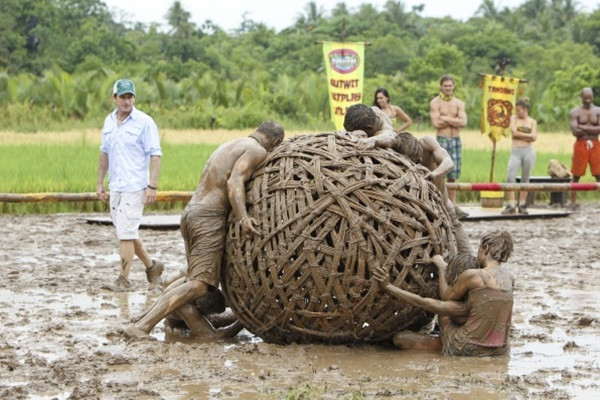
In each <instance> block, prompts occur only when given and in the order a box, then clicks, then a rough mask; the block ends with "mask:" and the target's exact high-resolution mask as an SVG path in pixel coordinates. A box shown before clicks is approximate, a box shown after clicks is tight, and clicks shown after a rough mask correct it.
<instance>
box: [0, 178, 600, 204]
mask: <svg viewBox="0 0 600 400" xmlns="http://www.w3.org/2000/svg"><path fill="white" fill-rule="evenodd" d="M446 186H447V187H448V189H449V190H458V191H462V192H481V191H490V192H497V191H516V192H517V191H521V190H524V191H527V192H568V191H573V192H582V191H594V190H600V183H594V182H592V183H457V182H454V183H447V184H446ZM192 194H193V192H186V191H176V190H174V191H162V192H158V193H157V195H156V201H157V202H170V201H186V202H187V201H189V200H190V199H191V198H192ZM75 201H81V202H84V201H100V199H98V196H96V193H94V192H87V193H0V202H4V203H37V202H75Z"/></svg>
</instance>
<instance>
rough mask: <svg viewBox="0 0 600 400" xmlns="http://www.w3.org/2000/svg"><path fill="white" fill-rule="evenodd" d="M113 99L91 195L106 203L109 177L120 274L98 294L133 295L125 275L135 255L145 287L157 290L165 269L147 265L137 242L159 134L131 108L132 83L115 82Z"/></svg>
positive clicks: (152, 185)
mask: <svg viewBox="0 0 600 400" xmlns="http://www.w3.org/2000/svg"><path fill="white" fill-rule="evenodd" d="M113 99H114V101H115V103H116V105H117V108H116V109H115V110H114V111H113V112H111V113H110V114H109V115H108V116H107V117H106V119H105V120H104V126H103V128H102V143H101V145H100V159H99V161H98V181H97V183H96V194H97V195H98V198H99V199H100V200H102V201H103V202H106V201H107V200H108V194H107V193H106V188H105V187H104V178H105V176H106V173H107V172H108V186H109V188H110V216H111V219H112V222H113V224H114V226H115V230H116V232H117V238H118V239H119V254H120V259H121V271H120V274H119V277H118V278H117V279H116V281H115V282H114V283H113V284H111V285H105V286H103V288H105V289H109V290H114V291H127V290H131V289H132V285H131V282H130V281H129V272H130V271H131V265H132V263H133V256H134V255H137V256H138V258H139V259H140V261H142V263H144V266H145V267H146V277H147V279H148V282H149V284H150V285H151V286H152V287H155V288H158V287H159V284H160V276H161V274H162V272H163V269H164V265H163V264H162V263H160V262H157V261H154V260H152V258H151V257H150V255H149V254H148V252H147V251H146V248H145V247H144V243H143V242H142V240H141V239H140V236H139V227H140V223H141V221H142V214H143V211H144V206H145V205H148V204H151V203H154V202H155V201H156V191H157V189H158V175H159V172H160V161H161V156H162V152H161V148H160V138H159V135H158V128H157V126H156V124H155V123H154V120H153V119H152V118H151V117H150V116H149V115H147V114H145V113H143V112H142V111H140V110H138V109H137V108H135V106H134V104H135V87H134V85H133V82H132V81H131V80H129V79H119V80H118V81H117V82H115V84H114V86H113ZM148 167H150V172H149V173H148Z"/></svg>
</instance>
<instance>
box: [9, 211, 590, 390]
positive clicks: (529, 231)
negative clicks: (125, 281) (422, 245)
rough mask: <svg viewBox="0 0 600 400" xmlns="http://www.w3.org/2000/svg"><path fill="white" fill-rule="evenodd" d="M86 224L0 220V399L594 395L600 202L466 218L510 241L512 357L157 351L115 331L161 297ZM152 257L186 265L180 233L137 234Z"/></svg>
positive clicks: (329, 349) (81, 219)
mask: <svg viewBox="0 0 600 400" xmlns="http://www.w3.org/2000/svg"><path fill="white" fill-rule="evenodd" d="M91 216H99V215H97V214H94V215H91V214H90V215H81V214H63V215H33V216H12V215H2V216H0V226H1V230H0V232H1V235H0V398H2V399H53V398H56V399H161V398H162V399H211V398H215V399H263V398H267V399H271V398H273V399H277V398H289V399H300V398H302V399H309V398H310V399H321V398H324V399H340V398H346V399H361V398H393V399H398V398H401V399H456V400H458V399H474V398H479V399H530V398H534V399H535V398H539V399H598V398H600V365H599V363H600V343H599V342H600V310H599V308H598V300H600V283H599V278H598V277H599V275H600V274H599V271H600V250H599V243H600V204H598V203H596V204H585V205H583V206H582V208H581V210H580V211H578V212H577V213H576V214H573V215H570V216H568V217H565V218H556V219H533V220H526V221H520V220H507V221H488V222H485V221H479V222H466V223H465V229H466V232H467V234H468V235H469V237H470V240H471V244H472V245H473V247H474V248H476V247H477V245H478V239H479V237H480V236H481V235H482V234H483V233H484V232H486V231H488V230H489V229H497V228H505V229H508V230H510V231H511V232H512V233H513V235H514V238H515V253H514V255H513V256H512V258H511V260H510V261H509V265H510V266H511V268H512V270H513V271H514V272H515V274H516V275H517V276H518V283H517V288H516V290H515V308H514V313H513V314H514V316H513V329H512V332H511V340H512V350H511V354H510V357H504V358H480V359H479V358H478V359H472V358H451V357H443V356H441V355H438V354H433V353H419V352H408V351H397V350H395V349H393V348H388V347H384V346H375V345H361V346H325V345H302V346H300V345H290V346H279V345H272V344H267V343H263V342H262V341H261V340H260V339H258V338H256V337H254V336H253V335H252V334H250V333H249V332H247V331H245V330H244V331H242V332H241V333H240V334H239V335H238V336H237V337H236V338H235V339H233V340H229V341H221V342H202V341H197V340H194V339H190V338H186V337H183V336H181V335H179V334H177V333H174V332H172V331H170V330H165V327H164V325H163V324H162V323H160V324H159V325H158V326H157V327H156V328H155V329H154V331H153V333H152V337H153V338H154V339H158V340H155V341H151V340H145V341H139V342H127V341H126V340H125V339H124V338H123V337H122V335H121V334H119V330H120V329H122V328H123V327H124V326H126V324H127V323H128V321H129V318H130V317H132V316H133V315H136V314H138V313H140V312H141V311H142V310H143V309H145V308H146V307H147V306H148V305H149V304H151V302H152V301H153V300H154V299H155V298H156V297H155V296H156V295H155V294H151V293H149V292H148V290H147V285H146V281H145V274H144V272H143V269H142V264H141V263H140V262H139V261H136V263H135V265H134V268H133V270H132V274H131V279H132V281H133V283H134V285H135V287H136V290H135V291H134V292H130V293H112V292H109V291H106V290H103V289H101V286H102V285H103V284H104V283H107V282H110V281H112V280H114V278H115V277H116V276H117V274H118V270H117V268H118V267H117V264H118V256H117V253H116V251H117V243H116V241H115V236H114V232H113V228H112V227H111V226H103V225H90V224H87V223H86V222H85V218H86V217H91ZM142 238H143V239H144V241H145V242H146V245H147V247H148V249H149V250H150V252H151V253H152V254H153V255H155V256H156V258H159V259H161V260H163V261H165V263H166V265H167V270H168V271H173V270H175V269H176V268H179V267H181V266H183V265H184V263H185V260H184V246H183V241H182V240H181V237H180V233H179V231H177V230H167V231H157V230H143V231H142Z"/></svg>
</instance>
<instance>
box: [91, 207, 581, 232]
mask: <svg viewBox="0 0 600 400" xmlns="http://www.w3.org/2000/svg"><path fill="white" fill-rule="evenodd" d="M460 208H461V210H464V211H465V212H467V213H469V216H468V217H467V218H466V219H463V220H462V221H467V222H468V221H480V220H488V219H531V218H560V217H567V216H569V215H571V212H569V211H567V210H566V209H565V208H552V207H543V208H542V207H539V208H535V207H533V208H528V209H527V210H528V211H529V215H519V214H516V215H502V214H501V212H502V210H503V208H488V207H485V208H484V207H481V206H479V205H475V204H474V205H460ZM180 218H181V215H179V214H173V215H145V216H144V217H142V223H141V224H140V228H141V229H164V230H168V229H179V221H180ZM86 222H87V223H88V224H100V225H112V221H111V219H110V217H94V218H86Z"/></svg>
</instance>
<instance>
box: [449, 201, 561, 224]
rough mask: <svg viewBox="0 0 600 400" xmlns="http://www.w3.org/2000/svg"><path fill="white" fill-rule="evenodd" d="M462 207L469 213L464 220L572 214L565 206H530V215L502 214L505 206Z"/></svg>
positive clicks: (547, 216)
mask: <svg viewBox="0 0 600 400" xmlns="http://www.w3.org/2000/svg"><path fill="white" fill-rule="evenodd" d="M460 209H461V210H463V211H464V212H467V213H469V216H468V217H467V218H465V219H463V220H462V221H467V222H468V221H480V220H484V219H485V220H487V219H532V218H560V217H567V216H569V215H571V212H570V211H567V210H566V209H565V208H552V207H543V208H542V207H539V208H536V207H528V208H527V211H529V214H528V215H523V214H515V215H502V210H503V209H504V208H503V207H500V208H488V207H485V208H484V207H481V206H479V205H465V206H462V205H461V206H460Z"/></svg>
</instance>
